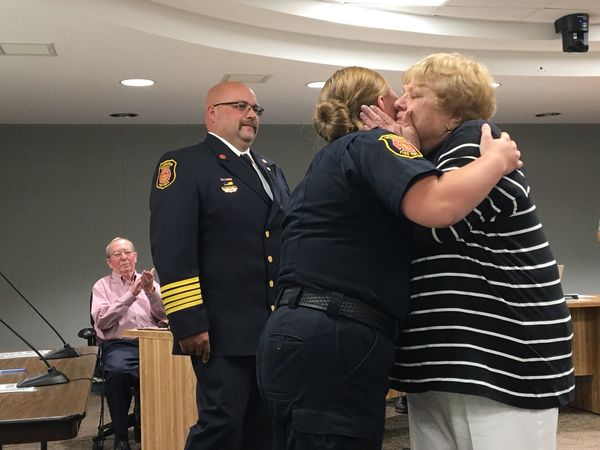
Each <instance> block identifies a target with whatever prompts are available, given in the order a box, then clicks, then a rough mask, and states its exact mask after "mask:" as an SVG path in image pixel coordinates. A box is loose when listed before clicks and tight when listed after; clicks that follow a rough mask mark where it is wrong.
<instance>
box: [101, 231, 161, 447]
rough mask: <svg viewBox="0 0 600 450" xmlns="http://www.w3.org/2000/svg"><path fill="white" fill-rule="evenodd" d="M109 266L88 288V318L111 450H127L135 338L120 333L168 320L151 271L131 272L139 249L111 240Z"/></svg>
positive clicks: (135, 376) (134, 381) (135, 363)
mask: <svg viewBox="0 0 600 450" xmlns="http://www.w3.org/2000/svg"><path fill="white" fill-rule="evenodd" d="M106 262H107V264H108V267H110V268H111V269H112V273H111V274H110V275H107V276H105V277H104V278H101V279H100V280H98V281H97V282H96V284H94V288H93V290H92V310H91V313H92V319H93V321H94V329H95V331H96V336H97V342H98V344H99V345H100V347H101V349H102V352H101V354H102V362H103V364H104V379H105V392H106V400H107V402H108V409H109V411H110V417H111V420H112V423H113V427H114V430H115V446H114V448H115V449H118V450H128V449H129V441H128V437H127V425H128V424H127V416H128V412H129V406H130V404H131V398H132V388H134V387H137V386H139V348H138V341H137V339H129V338H124V337H123V331H124V330H129V329H132V328H141V327H150V326H157V325H158V323H159V321H162V320H166V315H165V311H164V309H163V305H162V300H161V296H160V288H159V286H158V284H157V283H156V282H155V281H154V269H152V270H144V271H143V272H142V273H141V274H140V273H137V272H136V270H135V265H136V263H137V253H136V251H135V248H134V247H133V243H132V242H131V241H129V240H128V239H124V238H120V237H117V238H114V239H113V240H112V241H110V242H109V244H108V246H107V247H106Z"/></svg>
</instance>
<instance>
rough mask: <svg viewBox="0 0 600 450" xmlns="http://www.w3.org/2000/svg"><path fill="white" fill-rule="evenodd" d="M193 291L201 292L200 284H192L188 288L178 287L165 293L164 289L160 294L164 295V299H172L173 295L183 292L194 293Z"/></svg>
mask: <svg viewBox="0 0 600 450" xmlns="http://www.w3.org/2000/svg"><path fill="white" fill-rule="evenodd" d="M192 290H198V291H199V290H200V283H192V284H188V285H187V286H182V287H178V288H175V289H169V290H168V291H163V290H162V289H161V290H160V293H161V294H162V296H163V297H170V296H171V295H174V294H179V293H181V292H187V291H192Z"/></svg>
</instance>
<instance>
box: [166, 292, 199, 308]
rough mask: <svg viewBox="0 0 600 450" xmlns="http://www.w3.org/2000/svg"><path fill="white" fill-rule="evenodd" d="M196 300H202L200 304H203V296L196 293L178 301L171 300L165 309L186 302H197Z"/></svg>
mask: <svg viewBox="0 0 600 450" xmlns="http://www.w3.org/2000/svg"><path fill="white" fill-rule="evenodd" d="M196 300H200V304H202V296H201V295H195V296H193V297H188V298H184V299H182V300H179V301H177V302H171V303H169V304H168V305H165V310H166V309H169V308H175V307H176V306H181V305H185V304H186V303H192V302H195V301H196Z"/></svg>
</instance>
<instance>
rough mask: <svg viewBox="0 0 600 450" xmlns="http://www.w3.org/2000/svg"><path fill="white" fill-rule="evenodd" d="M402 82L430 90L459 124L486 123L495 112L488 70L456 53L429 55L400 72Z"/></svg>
mask: <svg viewBox="0 0 600 450" xmlns="http://www.w3.org/2000/svg"><path fill="white" fill-rule="evenodd" d="M402 81H403V83H404V84H415V85H426V86H428V87H429V88H431V89H433V91H434V93H435V94H436V95H437V97H438V100H439V102H440V106H441V107H442V108H443V109H444V111H445V112H447V113H449V114H451V115H453V116H455V117H460V118H461V121H463V122H464V121H466V120H471V119H485V120H488V119H490V118H491V117H492V116H493V115H494V113H495V112H496V91H495V90H494V88H493V87H492V84H491V83H492V81H493V78H492V75H491V74H490V71H489V70H488V69H487V67H485V66H484V65H483V64H480V63H478V62H477V61H475V60H474V59H472V58H469V57H467V56H465V55H462V54H460V53H434V54H432V55H429V56H427V57H425V58H423V59H422V60H421V61H419V62H418V63H416V64H414V65H412V66H411V67H410V68H409V69H408V70H407V71H406V72H404V74H403V76H402Z"/></svg>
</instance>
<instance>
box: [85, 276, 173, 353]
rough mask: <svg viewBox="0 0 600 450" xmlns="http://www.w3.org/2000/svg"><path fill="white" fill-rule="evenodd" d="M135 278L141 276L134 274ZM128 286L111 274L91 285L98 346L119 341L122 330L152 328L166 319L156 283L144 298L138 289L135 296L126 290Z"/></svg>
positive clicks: (143, 293) (124, 281)
mask: <svg viewBox="0 0 600 450" xmlns="http://www.w3.org/2000/svg"><path fill="white" fill-rule="evenodd" d="M135 276H136V278H137V277H139V276H141V275H140V274H139V273H137V272H136V274H135ZM130 285H131V283H130V282H129V281H128V280H125V279H123V278H122V277H121V275H119V274H118V273H117V272H115V271H113V272H112V274H110V275H108V276H105V277H104V278H101V279H99V280H98V281H97V282H96V284H94V287H93V289H92V310H91V311H92V318H93V320H94V329H95V330H96V337H97V341H98V343H101V342H104V341H108V340H111V339H121V338H123V331H124V330H130V329H133V328H143V327H155V326H156V325H157V324H158V321H160V320H166V318H167V316H166V314H165V310H164V308H163V305H162V299H161V296H160V286H159V285H158V283H157V282H156V281H155V282H154V291H152V293H150V294H148V295H146V293H145V292H144V290H143V289H142V290H141V291H140V293H139V294H138V295H137V297H135V296H134V295H133V294H132V293H131V292H130V291H129V287H130Z"/></svg>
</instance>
